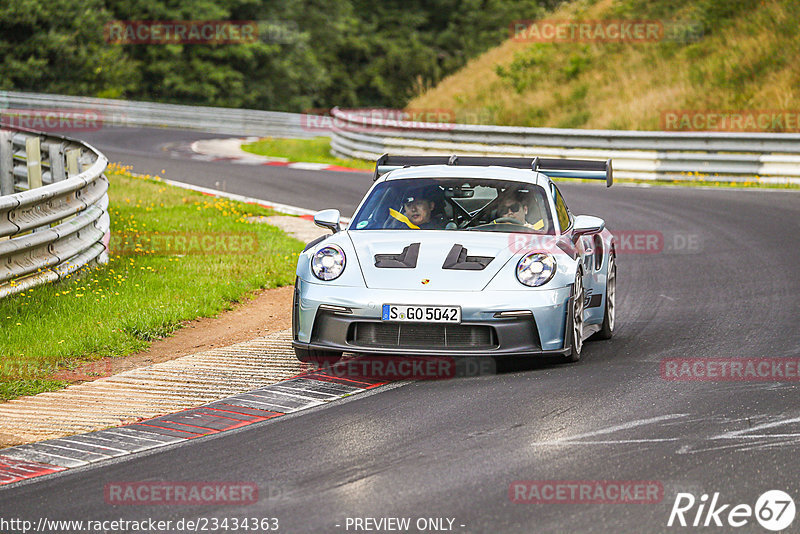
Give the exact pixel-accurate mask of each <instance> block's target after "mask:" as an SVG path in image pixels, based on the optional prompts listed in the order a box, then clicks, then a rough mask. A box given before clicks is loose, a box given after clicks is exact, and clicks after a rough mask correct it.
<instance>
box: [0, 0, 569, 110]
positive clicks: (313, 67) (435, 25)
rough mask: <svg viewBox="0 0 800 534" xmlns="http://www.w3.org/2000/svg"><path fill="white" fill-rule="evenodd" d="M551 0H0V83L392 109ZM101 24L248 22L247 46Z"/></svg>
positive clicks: (246, 103)
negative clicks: (167, 40)
mask: <svg viewBox="0 0 800 534" xmlns="http://www.w3.org/2000/svg"><path fill="white" fill-rule="evenodd" d="M556 3H557V2H556V0H521V1H514V0H463V1H462V0H431V1H421V0H381V1H379V2H375V1H367V0H278V1H268V0H222V1H211V0H136V1H132V0H3V2H0V89H5V90H12V89H13V90H30V91H39V92H48V93H60V94H71V95H81V96H99V97H108V98H127V99H131V100H150V101H158V102H170V103H182V104H198V105H211V106H226V107H244V108H255V109H271V110H285V111H302V110H304V109H308V108H315V107H330V106H334V105H338V106H384V107H402V106H403V105H405V103H406V102H407V101H408V100H409V99H410V98H411V97H412V96H414V95H415V94H416V93H418V92H420V91H421V90H422V89H424V88H426V87H430V86H433V85H435V84H436V83H437V82H438V81H439V80H441V79H442V78H443V77H444V76H446V75H447V74H449V73H452V72H454V71H455V70H457V69H458V68H460V67H461V66H463V65H464V64H465V63H466V61H467V60H468V59H470V58H471V57H474V56H476V55H478V54H480V53H481V52H483V51H485V50H486V49H488V48H489V47H491V46H493V45H496V44H498V43H500V42H502V41H503V40H504V39H505V38H507V37H508V35H509V25H510V23H511V22H512V21H514V20H518V19H530V18H535V17H536V16H539V15H541V14H542V13H544V12H545V9H547V8H550V7H552V6H553V5H554V4H556ZM112 20H126V21H127V20H143V21H153V20H256V21H260V22H263V23H264V25H265V26H264V27H265V28H266V27H270V28H272V29H273V31H264V32H263V33H262V37H263V38H262V39H260V40H259V42H255V43H248V44H236V45H199V44H189V45H163V44H150V45H143V44H137V45H118V44H108V43H106V41H105V40H104V36H103V27H104V25H105V24H106V23H108V22H109V21H112Z"/></svg>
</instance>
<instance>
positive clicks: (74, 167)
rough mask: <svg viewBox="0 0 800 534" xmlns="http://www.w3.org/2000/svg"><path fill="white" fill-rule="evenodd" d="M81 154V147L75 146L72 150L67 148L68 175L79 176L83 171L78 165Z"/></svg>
mask: <svg viewBox="0 0 800 534" xmlns="http://www.w3.org/2000/svg"><path fill="white" fill-rule="evenodd" d="M80 155H81V149H80V148H73V149H72V150H67V176H69V177H70V178H72V177H73V176H77V175H78V174H80V173H81V170H80V168H79V167H78V158H79V157H80Z"/></svg>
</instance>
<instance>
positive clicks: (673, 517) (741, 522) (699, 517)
mask: <svg viewBox="0 0 800 534" xmlns="http://www.w3.org/2000/svg"><path fill="white" fill-rule="evenodd" d="M794 515H795V504H794V500H793V499H792V497H791V496H789V494H788V493H786V492H783V491H780V490H770V491H766V492H764V493H762V494H761V496H759V497H758V499H757V500H756V503H755V506H750V505H749V504H737V505H732V504H729V503H724V501H723V500H722V499H721V498H720V494H719V492H715V493H714V494H713V495H712V496H711V498H710V499H709V496H708V495H707V494H705V493H704V494H703V495H701V496H700V498H699V499H697V498H695V496H694V495H692V494H691V493H678V495H677V496H676V497H675V502H674V503H673V505H672V511H671V512H670V514H669V520H668V521H667V526H668V527H671V526H681V527H687V526H692V527H727V528H739V527H743V526H745V525H750V524H752V522H753V519H755V520H756V521H757V522H758V524H759V525H761V526H762V527H764V528H765V529H767V530H771V531H773V532H778V531H781V530H784V529H785V528H787V527H788V526H789V525H791V524H792V522H793V521H794Z"/></svg>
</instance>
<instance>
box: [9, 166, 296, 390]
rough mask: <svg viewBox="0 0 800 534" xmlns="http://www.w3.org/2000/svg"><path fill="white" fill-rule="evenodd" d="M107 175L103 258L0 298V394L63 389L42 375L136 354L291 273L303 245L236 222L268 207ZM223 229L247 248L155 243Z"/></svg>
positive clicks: (113, 172) (287, 279) (287, 280)
mask: <svg viewBox="0 0 800 534" xmlns="http://www.w3.org/2000/svg"><path fill="white" fill-rule="evenodd" d="M107 176H108V178H109V180H110V182H111V186H110V189H109V199H110V208H109V214H110V216H111V230H112V238H111V246H112V254H111V258H110V261H109V263H108V264H107V265H104V266H98V267H92V268H89V269H84V270H83V271H82V272H81V273H82V274H80V275H73V276H71V278H70V279H68V280H63V281H61V282H57V283H54V284H48V285H44V286H39V287H36V288H33V289H31V290H28V291H24V292H22V293H19V294H16V295H13V296H9V297H6V298H4V299H2V300H0V332H2V337H0V399H9V398H13V397H16V396H19V395H26V394H34V393H37V392H40V391H47V390H51V389H57V388H59V387H63V386H64V383H63V382H62V381H54V380H52V379H51V377H52V373H54V372H55V371H57V370H58V369H72V368H75V367H76V366H78V365H80V364H81V363H84V362H87V361H91V360H95V359H98V358H102V357H106V356H125V355H127V354H131V353H134V352H138V351H141V350H143V349H146V348H147V347H148V346H149V344H150V342H151V341H152V340H154V339H158V338H161V337H163V336H166V335H169V334H170V333H171V332H173V331H174V330H175V329H176V328H178V327H179V325H180V323H181V322H183V321H186V320H190V319H194V318H197V317H208V316H213V315H216V314H218V313H219V312H221V311H223V310H225V309H229V308H230V307H231V305H232V304H233V303H236V302H239V301H242V300H243V299H247V298H248V296H249V295H250V294H251V292H252V291H254V290H256V289H259V288H268V287H277V286H282V285H288V284H291V283H292V282H293V280H294V271H295V266H296V262H297V254H298V253H299V252H300V251H301V250H302V248H303V243H301V242H300V241H298V240H296V239H293V238H291V237H289V236H287V235H286V234H284V233H283V232H282V231H280V230H279V229H277V228H275V227H272V226H269V225H266V224H260V223H251V222H249V221H248V220H246V217H248V216H249V215H270V214H272V212H271V211H270V210H267V209H264V208H261V207H258V206H254V205H249V204H243V203H238V202H233V201H230V200H226V199H219V198H214V197H208V196H203V195H200V194H199V193H194V192H191V191H186V190H184V189H179V188H175V187H171V186H167V185H164V184H162V183H159V182H158V181H157V180H154V179H148V178H140V177H134V176H132V175H131V174H130V173H128V172H127V171H126V170H124V169H119V168H116V169H113V168H110V170H109V172H108V173H107ZM223 234H227V235H228V236H236V237H237V238H238V239H239V240H240V242H241V241H244V240H249V242H252V243H255V244H257V245H256V247H255V248H256V250H255V252H252V253H236V251H233V252H232V250H233V249H234V245H235V243H234V242H232V241H231V240H230V239H229V238H228V240H227V241H225V242H222V241H214V243H211V242H210V241H209V242H207V243H208V244H207V246H205V247H201V248H203V252H204V253H202V254H200V253H197V251H198V250H199V249H198V248H196V247H195V248H192V247H189V248H186V247H184V248H181V249H180V250H176V249H175V247H174V246H172V247H170V248H169V249H168V248H167V245H166V243H167V242H166V241H165V238H170V239H172V241H171V244H173V245H174V244H175V243H176V241H175V240H176V239H177V238H179V237H180V236H184V237H188V238H191V236H197V238H198V239H199V238H202V237H203V236H213V237H214V238H215V239H216V238H218V237H219V236H220V235H223ZM156 240H160V241H159V243H160V244H158V245H154V243H155V242H156ZM126 241H127V245H126V244H125V242H126ZM187 242H189V241H187ZM137 243H138V246H137ZM194 243H195V244H197V243H198V241H195V242H194Z"/></svg>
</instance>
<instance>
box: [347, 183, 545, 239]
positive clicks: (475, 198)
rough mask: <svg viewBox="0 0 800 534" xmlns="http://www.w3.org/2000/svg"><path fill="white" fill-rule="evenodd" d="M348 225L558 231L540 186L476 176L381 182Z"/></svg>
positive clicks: (486, 230)
mask: <svg viewBox="0 0 800 534" xmlns="http://www.w3.org/2000/svg"><path fill="white" fill-rule="evenodd" d="M350 229H351V230H408V229H414V230H462V231H479V232H526V233H537V234H554V233H555V231H554V227H553V222H552V217H551V216H550V208H549V205H548V203H547V195H546V194H545V191H544V190H543V189H542V188H541V187H539V186H537V185H534V184H529V183H525V182H514V181H506V180H493V179H472V178H469V179H467V178H414V179H402V180H387V181H385V182H381V183H380V184H378V185H377V186H375V188H374V189H373V190H372V192H371V193H370V194H369V197H368V198H367V200H366V201H365V202H364V204H363V205H362V207H361V209H360V210H359V211H358V213H356V215H355V217H354V218H353V220H352V222H351V223H350Z"/></svg>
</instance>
